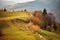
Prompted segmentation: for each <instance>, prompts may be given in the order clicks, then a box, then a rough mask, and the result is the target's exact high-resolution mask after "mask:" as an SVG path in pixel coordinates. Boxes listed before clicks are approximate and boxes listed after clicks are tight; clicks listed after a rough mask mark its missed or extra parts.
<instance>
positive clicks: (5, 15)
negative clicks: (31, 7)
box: [0, 11, 31, 18]
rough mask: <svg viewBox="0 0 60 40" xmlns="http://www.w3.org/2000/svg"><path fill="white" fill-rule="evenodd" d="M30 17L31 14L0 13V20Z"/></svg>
mask: <svg viewBox="0 0 60 40" xmlns="http://www.w3.org/2000/svg"><path fill="white" fill-rule="evenodd" d="M30 15H31V12H23V11H16V12H0V18H4V17H28V16H30Z"/></svg>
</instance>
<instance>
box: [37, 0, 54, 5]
mask: <svg viewBox="0 0 60 40" xmlns="http://www.w3.org/2000/svg"><path fill="white" fill-rule="evenodd" d="M36 1H40V2H43V3H46V4H49V3H51V2H53V1H54V0H36Z"/></svg>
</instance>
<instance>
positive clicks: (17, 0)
mask: <svg viewBox="0 0 60 40" xmlns="http://www.w3.org/2000/svg"><path fill="white" fill-rule="evenodd" d="M0 1H12V2H16V3H24V2H29V1H35V0H0Z"/></svg>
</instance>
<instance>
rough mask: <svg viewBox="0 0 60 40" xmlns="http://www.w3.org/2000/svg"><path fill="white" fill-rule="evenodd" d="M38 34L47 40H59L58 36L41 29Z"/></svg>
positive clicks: (59, 36)
mask: <svg viewBox="0 0 60 40" xmlns="http://www.w3.org/2000/svg"><path fill="white" fill-rule="evenodd" d="M38 32H39V34H41V35H43V36H44V37H45V38H47V39H48V40H60V35H58V34H56V33H52V32H48V31H45V30H42V29H40V30H39V31H38Z"/></svg>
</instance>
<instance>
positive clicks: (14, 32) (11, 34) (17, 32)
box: [0, 11, 60, 40]
mask: <svg viewBox="0 0 60 40" xmlns="http://www.w3.org/2000/svg"><path fill="white" fill-rule="evenodd" d="M30 16H31V13H30V12H19V11H18V12H0V28H1V31H2V36H1V37H0V39H1V40H42V39H41V38H40V37H39V35H36V34H34V33H32V32H31V31H30V30H27V29H26V27H27V26H26V25H28V24H27V23H25V22H23V21H16V18H22V19H25V18H26V19H27V18H29V17H30ZM36 27H37V26H36ZM34 28H35V27H34ZM37 31H38V33H39V34H40V35H42V36H43V37H45V38H46V39H47V40H60V36H59V35H57V34H55V33H51V32H48V31H45V30H42V29H39V30H37Z"/></svg>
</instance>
